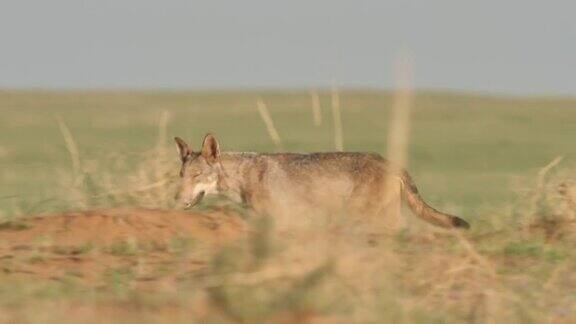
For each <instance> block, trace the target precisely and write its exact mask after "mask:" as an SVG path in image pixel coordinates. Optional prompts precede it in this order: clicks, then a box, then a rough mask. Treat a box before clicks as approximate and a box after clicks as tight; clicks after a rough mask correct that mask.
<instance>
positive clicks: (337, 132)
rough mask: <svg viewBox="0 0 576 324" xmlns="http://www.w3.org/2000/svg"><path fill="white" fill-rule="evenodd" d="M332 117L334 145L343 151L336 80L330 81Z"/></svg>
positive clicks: (337, 149)
mask: <svg viewBox="0 0 576 324" xmlns="http://www.w3.org/2000/svg"><path fill="white" fill-rule="evenodd" d="M332 118H333V120H334V145H335V147H336V151H339V152H341V151H344V134H343V131H342V116H341V115H340V94H339V93H338V86H337V84H336V81H334V80H333V81H332Z"/></svg>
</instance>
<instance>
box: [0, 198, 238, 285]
mask: <svg viewBox="0 0 576 324" xmlns="http://www.w3.org/2000/svg"><path fill="white" fill-rule="evenodd" d="M245 232H246V224H245V223H244V221H243V220H242V219H241V218H240V217H238V216H237V215H236V214H234V213H233V212H230V211H226V210H219V211H214V212H207V213H200V212H184V211H155V210H143V209H140V210H137V209H115V210H100V211H89V212H75V213H66V214H57V215H46V216H42V217H30V218H26V219H24V220H22V221H18V222H12V223H5V224H3V225H2V226H1V228H0V269H1V270H2V271H3V273H4V274H5V275H7V276H14V277H30V276H31V277H36V278H38V279H49V280H70V279H73V280H75V281H80V282H82V283H87V284H90V285H105V284H106V280H108V279H110V277H111V276H112V277H113V276H115V275H121V274H122V273H124V274H125V273H129V274H130V276H133V279H134V280H132V281H133V282H139V283H142V284H147V283H148V284H149V283H154V282H157V281H165V280H182V279H184V278H186V277H187V276H188V277H189V276H190V275H194V274H195V273H200V272H202V270H203V269H205V268H206V267H207V266H208V264H207V262H208V261H209V259H210V257H211V256H212V255H213V253H214V251H216V250H217V249H218V248H219V247H221V246H223V245H226V244H229V243H231V242H233V241H234V240H236V239H238V238H239V237H241V236H242V234H243V233H245Z"/></svg>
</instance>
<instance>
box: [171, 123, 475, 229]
mask: <svg viewBox="0 0 576 324" xmlns="http://www.w3.org/2000/svg"><path fill="white" fill-rule="evenodd" d="M175 141H176V144H177V147H178V152H179V155H180V160H181V162H182V164H181V168H180V177H181V178H182V182H181V188H180V190H179V193H178V194H177V199H178V201H179V203H180V204H181V205H182V206H183V207H184V208H190V207H192V206H194V205H196V204H198V203H199V202H200V201H201V200H202V199H203V198H204V197H206V196H209V195H221V196H225V197H227V198H229V199H231V200H233V201H235V202H237V203H241V204H243V205H244V206H246V207H247V208H249V209H251V210H253V211H254V212H256V213H258V214H267V215H271V216H274V217H275V216H276V215H283V216H285V217H291V218H294V217H298V216H299V215H301V214H307V215H319V214H323V215H330V214H343V215H346V216H348V215H350V216H352V217H359V218H367V217H370V218H390V219H391V220H392V223H394V224H396V223H398V218H399V217H401V215H400V210H401V202H402V201H404V202H405V203H406V204H407V205H408V206H409V207H410V209H411V210H412V212H413V213H414V214H415V215H417V216H418V217H419V218H421V219H423V220H424V221H426V222H428V223H430V224H433V225H436V226H439V227H443V228H463V229H467V228H469V227H470V225H469V224H468V222H466V221H465V220H463V219H462V218H459V217H456V216H452V215H449V214H446V213H443V212H440V211H438V210H436V209H434V208H432V207H431V206H429V205H428V204H427V203H426V202H425V201H424V200H423V199H422V198H421V197H420V195H419V193H418V189H417V188H416V185H415V184H414V181H413V180H412V178H411V177H410V175H409V174H408V172H407V171H406V170H404V169H402V168H399V167H397V166H395V165H394V164H393V163H391V162H389V161H388V160H386V159H384V158H383V157H381V156H380V155H378V154H376V153H355V152H325V153H307V154H300V153H252V152H221V151H220V144H219V142H218V140H217V139H216V137H215V136H214V135H212V134H207V135H206V136H205V137H204V140H203V141H202V146H201V149H200V150H197V151H195V150H193V149H192V148H191V147H190V146H188V144H187V143H186V142H185V141H184V140H182V139H181V138H179V137H176V138H175ZM310 217H314V216H310ZM394 224H392V225H390V226H391V227H394V226H395V225H394Z"/></svg>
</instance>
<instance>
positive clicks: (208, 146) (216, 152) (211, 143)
mask: <svg viewBox="0 0 576 324" xmlns="http://www.w3.org/2000/svg"><path fill="white" fill-rule="evenodd" d="M202 156H203V157H204V159H206V162H208V164H212V163H214V162H217V161H218V160H220V144H218V141H217V140H216V137H214V136H213V135H212V134H207V135H206V137H204V141H203V142H202Z"/></svg>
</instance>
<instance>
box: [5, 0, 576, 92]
mask: <svg viewBox="0 0 576 324" xmlns="http://www.w3.org/2000/svg"><path fill="white" fill-rule="evenodd" d="M0 44H1V45H0V88H15V87H26V88H29V87H34V88H44V87H49V88H115V87H128V88H183V89H206V88H278V87H291V88H304V87H309V86H326V85H329V84H330V82H331V79H332V78H335V79H336V80H337V81H338V82H339V83H340V84H341V85H342V86H347V87H372V88H387V87H390V86H391V85H392V79H393V78H392V74H393V69H392V62H393V60H394V57H395V55H396V53H397V52H398V51H399V49H402V48H403V49H405V50H407V51H409V52H410V53H412V56H413V60H414V75H415V77H414V78H415V83H416V85H417V86H418V87H420V88H441V89H445V88H448V89H464V90H474V91H491V92H499V93H517V94H518V93H520V94H535V93H536V94H541V93H557V94H568V95H574V94H576V2H575V1H574V0H566V1H556V0H549V1H544V0H538V1H532V0H483V1H470V0H420V1H408V0H394V1H386V0H374V1H367V0H366V1H363V0H349V1H336V0H307V1H300V0H298V1H296V0H284V1H274V0H241V1H239V0H236V1H233V0H230V1H217V0H208V1H184V0H162V1H161V0H158V1H149V0H91V1H87V0H84V1H82V0H51V1H45V0H36V1H29V0H0Z"/></svg>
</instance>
